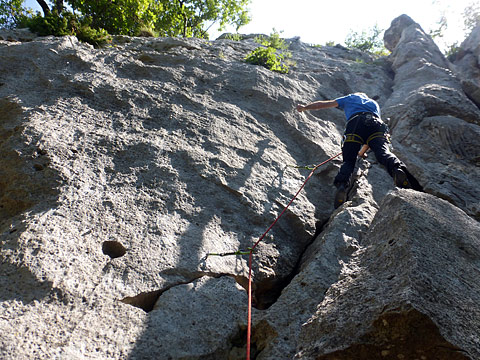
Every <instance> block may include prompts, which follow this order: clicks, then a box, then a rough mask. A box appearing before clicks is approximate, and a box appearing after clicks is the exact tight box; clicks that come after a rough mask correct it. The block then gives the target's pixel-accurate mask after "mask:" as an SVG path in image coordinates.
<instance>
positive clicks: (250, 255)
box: [207, 152, 342, 360]
mask: <svg viewBox="0 0 480 360" xmlns="http://www.w3.org/2000/svg"><path fill="white" fill-rule="evenodd" d="M340 155H342V153H341V152H340V153H338V154H337V155H335V156H332V157H331V158H329V159H327V160H325V161H324V162H322V163H320V164H318V165H315V166H314V167H313V168H310V167H298V168H301V169H304V168H306V169H309V170H311V171H310V174H309V175H308V176H307V178H306V179H305V181H304V182H303V184H302V186H300V189H298V191H297V192H296V194H295V195H294V196H293V198H292V200H290V202H289V203H288V205H287V206H285V208H284V209H283V210H282V212H281V213H280V215H278V216H277V218H276V219H275V220H274V221H273V223H272V224H271V225H270V226H269V227H268V229H267V230H266V231H265V232H264V233H263V234H262V236H260V238H259V239H258V240H257V241H256V242H255V244H253V246H252V247H250V248H248V251H242V250H239V251H235V252H230V253H221V254H215V253H210V254H208V255H207V256H210V255H216V256H227V255H248V314H247V357H246V360H250V344H251V336H252V261H253V251H254V250H255V248H256V247H257V245H258V244H259V243H260V241H262V240H263V238H264V237H265V236H266V235H267V233H268V232H269V231H270V230H271V229H272V228H273V227H274V226H275V224H276V223H277V221H278V220H279V219H280V217H282V215H283V214H284V213H285V211H287V209H288V208H289V206H290V205H291V204H292V203H293V201H294V200H295V199H296V198H297V196H298V194H299V193H300V191H302V189H303V188H304V187H305V184H306V183H307V181H308V180H310V178H311V177H312V175H313V173H314V172H315V170H317V169H318V168H319V167H320V166H322V165H325V164H326V163H328V162H330V161H332V160H333V159H335V158H336V157H338V156H340ZM295 167H296V166H295Z"/></svg>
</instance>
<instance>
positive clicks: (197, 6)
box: [0, 0, 250, 38]
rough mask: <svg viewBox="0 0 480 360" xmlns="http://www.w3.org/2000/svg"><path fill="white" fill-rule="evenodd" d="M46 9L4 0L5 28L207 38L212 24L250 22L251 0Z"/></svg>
mask: <svg viewBox="0 0 480 360" xmlns="http://www.w3.org/2000/svg"><path fill="white" fill-rule="evenodd" d="M37 2H38V4H39V5H40V6H41V8H42V10H43V14H40V13H37V14H33V13H32V12H29V11H27V10H26V8H25V7H24V6H23V5H24V4H23V3H24V1H23V0H0V27H8V28H14V27H29V28H30V29H32V30H33V31H35V32H38V33H39V34H40V35H66V34H72V35H77V33H78V30H79V29H80V28H83V29H86V28H88V29H90V30H89V31H93V32H94V33H96V34H100V35H101V36H105V34H106V32H108V34H112V35H130V36H136V35H139V34H140V33H142V32H145V31H150V32H151V33H154V34H157V35H159V36H182V37H191V36H194V37H199V38H208V34H207V30H208V29H209V28H210V27H211V26H214V25H216V26H218V27H219V29H220V30H221V29H223V28H224V27H225V26H226V25H228V24H230V25H235V26H236V27H237V29H238V28H240V27H241V26H242V25H245V24H247V23H248V22H249V21H250V18H249V15H248V11H247V9H246V8H247V5H248V4H249V2H250V0H174V1H170V0H116V1H115V2H112V1H110V0H65V1H64V0H55V1H50V2H49V3H47V2H46V1H45V0H37Z"/></svg>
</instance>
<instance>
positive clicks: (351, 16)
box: [26, 0, 478, 49]
mask: <svg viewBox="0 0 480 360" xmlns="http://www.w3.org/2000/svg"><path fill="white" fill-rule="evenodd" d="M475 1H478V0H453V1H452V0H402V1H388V0H364V1H358V0H333V1H325V0H323V1H322V0H251V3H250V6H249V9H250V15H251V17H252V21H251V22H250V23H249V24H248V25H246V26H244V27H242V28H240V30H239V32H240V33H242V34H254V33H260V34H266V35H268V34H270V33H271V32H272V30H273V29H274V28H275V30H277V31H278V32H281V31H283V32H282V33H281V37H284V38H291V37H294V36H300V38H301V40H302V41H303V42H306V43H312V44H319V45H324V44H325V43H327V42H328V41H333V42H335V43H343V42H344V40H345V38H346V36H347V35H348V34H349V32H350V30H354V31H357V32H360V33H361V32H362V30H368V29H371V28H372V27H373V26H374V25H375V24H377V25H378V27H379V28H380V29H383V30H386V29H388V28H389V27H390V23H391V22H392V20H393V19H394V18H396V17H397V16H399V15H401V14H407V15H408V16H410V17H411V18H412V19H413V20H414V21H415V22H417V23H419V24H420V25H421V26H422V28H423V29H424V30H425V31H426V32H428V31H430V30H434V29H438V27H439V25H438V22H439V21H440V19H441V17H442V15H445V16H446V18H447V29H446V30H445V31H444V35H445V36H444V38H443V40H438V39H436V41H437V44H438V45H439V46H440V47H441V48H442V49H443V48H444V47H445V44H448V45H450V44H452V43H454V42H456V41H458V42H461V41H462V40H463V39H464V38H465V32H464V30H463V18H462V12H463V10H464V9H465V8H466V7H467V6H468V5H469V4H472V3H473V2H475ZM26 5H27V6H29V7H32V8H35V9H40V8H39V7H38V4H37V2H36V0H26ZM214 28H215V26H213V27H212V31H210V38H211V39H212V40H213V39H215V38H217V37H218V36H219V35H221V33H222V32H220V33H219V32H216V31H214ZM226 31H228V32H235V29H233V28H230V29H227V30H226Z"/></svg>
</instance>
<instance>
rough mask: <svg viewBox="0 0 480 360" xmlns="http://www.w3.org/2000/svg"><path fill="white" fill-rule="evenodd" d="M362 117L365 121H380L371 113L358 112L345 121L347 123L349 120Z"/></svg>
mask: <svg viewBox="0 0 480 360" xmlns="http://www.w3.org/2000/svg"><path fill="white" fill-rule="evenodd" d="M360 116H362V117H364V118H365V119H366V120H371V119H378V120H380V118H379V117H378V116H377V115H375V114H374V113H371V112H359V113H356V114H353V115H352V116H350V118H349V119H348V120H347V122H349V121H350V120H353V119H355V118H357V117H360Z"/></svg>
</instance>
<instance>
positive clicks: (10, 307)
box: [0, 16, 480, 360]
mask: <svg viewBox="0 0 480 360" xmlns="http://www.w3.org/2000/svg"><path fill="white" fill-rule="evenodd" d="M479 31H480V29H479V28H477V29H476V30H475V31H474V32H473V33H472V35H470V38H471V39H476V37H475V36H477V38H478V32H479ZM470 38H469V39H470ZM469 39H467V40H466V41H465V42H464V44H463V45H462V52H461V53H460V54H459V55H458V57H457V59H452V60H451V61H449V60H447V59H445V58H444V56H443V55H442V54H441V52H440V51H439V50H438V48H437V47H436V45H435V44H434V42H433V41H432V40H431V38H430V37H429V36H428V35H426V34H425V33H424V31H423V30H422V29H421V27H420V26H419V25H418V24H417V23H415V22H414V21H413V20H412V19H410V18H408V17H406V16H401V17H399V18H397V19H395V20H394V21H393V22H392V26H391V28H390V29H389V30H388V31H387V33H386V35H385V42H386V44H387V47H388V48H389V49H390V50H391V51H392V54H391V55H390V56H389V57H387V58H381V59H377V58H375V57H373V56H371V55H369V54H366V53H362V52H359V51H356V50H348V49H345V48H343V47H341V46H336V47H329V46H324V47H311V46H309V45H307V44H304V43H302V42H300V41H298V40H292V41H290V51H291V52H292V61H293V62H294V63H295V65H293V66H292V67H291V71H290V72H289V73H288V74H278V73H274V72H271V71H269V70H267V69H265V68H263V67H259V66H254V65H250V64H247V63H245V61H244V58H245V56H246V55H247V54H248V53H249V52H250V51H252V50H253V49H255V48H256V47H257V46H258V44H256V43H255V42H254V41H252V40H244V41H231V40H216V41H211V42H209V41H204V40H199V39H173V38H155V39H143V38H127V37H117V38H116V39H115V40H114V42H113V44H112V46H109V47H106V48H101V49H95V48H93V47H91V46H89V45H86V44H84V43H80V42H78V41H77V39H76V38H74V37H62V38H53V37H47V38H37V37H35V36H33V35H32V34H29V33H27V32H24V31H17V32H8V33H0V154H1V156H0V161H1V165H2V166H1V168H0V257H1V260H2V261H1V265H0V272H1V277H0V282H1V289H2V291H1V292H0V304H1V307H0V330H1V331H0V334H1V335H0V356H1V357H2V358H4V359H31V358H37V359H53V358H60V359H229V360H234V359H243V358H244V356H245V326H246V307H247V297H246V291H245V285H246V278H247V272H248V268H247V259H246V257H245V256H229V257H213V256H209V257H207V255H208V254H209V253H212V252H215V253H222V252H231V251H237V250H239V249H246V248H248V247H249V246H251V245H252V243H253V242H254V241H256V239H258V237H259V236H260V235H261V234H262V233H263V232H264V231H265V229H266V228H267V227H268V226H269V225H270V224H271V222H272V221H273V220H274V219H275V218H276V216H277V215H278V214H279V212H280V211H281V210H282V209H283V208H284V206H285V205H286V204H287V203H288V201H289V200H290V199H291V197H292V196H293V195H294V194H295V193H296V191H297V190H298V188H299V187H300V185H301V184H302V182H303V180H304V179H305V176H306V175H308V171H306V170H302V169H298V168H295V167H292V166H289V165H310V164H316V163H319V162H321V161H323V160H326V159H327V158H329V157H331V156H333V155H335V154H337V153H338V152H339V151H340V144H341V137H342V133H343V126H344V116H343V113H342V112H341V111H340V110H337V109H329V110H324V111H322V112H310V113H298V112H296V111H295V105H296V104H298V103H302V102H303V103H305V102H307V101H313V100H315V99H331V98H335V97H339V96H342V95H345V94H348V93H351V92H356V91H362V92H365V93H367V94H369V95H370V96H377V97H378V98H379V100H378V102H379V103H380V105H381V107H382V111H383V118H384V120H385V121H387V122H388V123H389V125H390V128H391V130H392V145H393V149H394V152H395V153H396V154H397V155H398V156H399V157H400V158H401V159H402V160H403V161H404V162H405V163H406V164H407V166H408V168H409V170H410V172H411V173H412V174H413V175H414V176H415V178H416V179H417V180H418V182H419V187H418V188H417V190H422V191H416V190H411V189H409V190H401V189H396V188H395V187H394V185H393V181H392V179H391V178H390V177H389V176H388V174H387V173H386V171H385V170H384V169H382V168H381V167H380V166H379V164H378V163H377V162H376V161H375V159H374V157H373V156H370V157H369V158H368V159H367V160H359V161H358V171H357V173H356V182H355V185H354V186H353V188H352V189H351V190H350V192H349V201H347V202H346V203H345V204H344V205H343V206H342V207H340V208H339V209H337V210H335V211H334V210H333V206H332V203H333V186H332V181H333V177H334V176H335V174H336V172H337V170H338V167H339V165H340V160H335V161H332V162H330V163H328V164H327V165H325V166H323V167H321V168H320V169H319V170H318V171H317V172H316V173H315V175H314V176H313V178H312V179H311V180H310V181H309V183H308V184H307V186H306V187H305V189H304V191H303V192H301V193H300V195H299V197H298V199H297V200H296V201H295V202H294V203H293V205H292V206H291V207H290V208H289V210H288V211H287V213H286V214H285V215H284V216H283V217H282V219H281V221H279V222H278V224H277V225H276V226H275V227H274V228H273V229H272V231H271V232H270V233H269V235H268V236H267V238H266V239H265V240H264V241H263V242H262V243H260V245H259V247H258V248H257V250H256V251H255V254H254V282H255V288H254V306H255V310H254V314H253V330H254V332H253V337H252V341H253V357H254V358H256V359H259V360H260V359H263V360H265V359H293V358H295V359H400V358H404V359H414V358H419V359H431V358H436V359H476V358H480V338H479V336H478V334H479V333H480V329H479V319H480V307H479V305H478V304H479V303H480V301H479V300H480V299H479V295H478V294H479V293H480V291H479V290H480V280H479V279H480V277H479V276H478V275H479V265H480V240H479V239H480V225H479V219H480V202H479V201H480V200H479V196H478V192H477V191H476V189H477V188H478V185H479V179H480V170H479V159H480V152H479V151H480V150H479V149H480V146H479V145H480V141H479V139H480V109H479V102H478V100H477V98H476V95H475V94H476V92H478V89H479V86H480V83H478V81H477V80H478V79H476V77H475V76H476V75H475V74H478V72H479V71H480V70H479V69H480V66H479V63H480V60H479V59H480V54H479V53H478V41H477V42H475V40H469Z"/></svg>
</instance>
